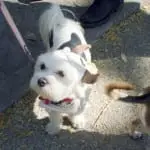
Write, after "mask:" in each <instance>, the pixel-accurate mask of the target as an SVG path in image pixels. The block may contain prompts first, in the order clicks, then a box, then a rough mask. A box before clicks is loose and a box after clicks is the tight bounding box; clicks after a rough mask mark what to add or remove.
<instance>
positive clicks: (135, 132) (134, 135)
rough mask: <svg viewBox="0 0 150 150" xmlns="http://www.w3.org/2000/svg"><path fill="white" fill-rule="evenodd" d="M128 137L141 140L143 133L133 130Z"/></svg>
mask: <svg viewBox="0 0 150 150" xmlns="http://www.w3.org/2000/svg"><path fill="white" fill-rule="evenodd" d="M130 137H131V139H133V140H142V139H143V133H142V132H139V131H134V133H133V134H131V135H130Z"/></svg>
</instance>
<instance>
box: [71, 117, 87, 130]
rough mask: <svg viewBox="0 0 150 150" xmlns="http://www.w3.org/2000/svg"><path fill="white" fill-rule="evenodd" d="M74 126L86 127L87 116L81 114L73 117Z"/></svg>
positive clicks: (77, 127)
mask: <svg viewBox="0 0 150 150" xmlns="http://www.w3.org/2000/svg"><path fill="white" fill-rule="evenodd" d="M72 126H73V127H74V128H76V129H84V128H85V118H84V117H83V116H82V115H81V116H80V115H79V116H75V117H73V118H72Z"/></svg>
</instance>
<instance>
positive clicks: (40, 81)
mask: <svg viewBox="0 0 150 150" xmlns="http://www.w3.org/2000/svg"><path fill="white" fill-rule="evenodd" d="M37 83H38V85H39V86H40V87H44V86H45V85H46V84H47V83H48V81H47V80H46V78H39V79H38V81H37Z"/></svg>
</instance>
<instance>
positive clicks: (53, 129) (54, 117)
mask: <svg viewBox="0 0 150 150" xmlns="http://www.w3.org/2000/svg"><path fill="white" fill-rule="evenodd" d="M49 114H50V122H49V123H48V124H47V126H46V131H47V132H48V133H49V134H51V135H54V134H57V133H58V132H59V131H60V129H61V125H62V116H61V114H60V113H59V112H55V111H51V112H50V113H49Z"/></svg>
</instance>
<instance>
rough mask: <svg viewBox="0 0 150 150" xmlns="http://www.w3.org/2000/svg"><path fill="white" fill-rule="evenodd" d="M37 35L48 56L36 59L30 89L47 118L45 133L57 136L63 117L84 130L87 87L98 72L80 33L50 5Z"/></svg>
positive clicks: (60, 12) (73, 22) (55, 7)
mask: <svg viewBox="0 0 150 150" xmlns="http://www.w3.org/2000/svg"><path fill="white" fill-rule="evenodd" d="M40 32H41V36H42V39H43V41H44V43H45V45H46V48H47V50H48V52H46V53H44V54H41V55H40V56H39V57H38V59H37V62H36V64H35V70H34V74H33V77H32V79H31V82H30V86H31V88H32V89H33V90H34V91H36V92H37V93H38V94H39V100H41V101H40V106H41V107H43V108H45V109H46V111H47V112H48V113H49V114H50V123H49V124H48V125H47V127H46V131H47V132H48V133H49V134H56V133H58V132H59V130H60V129H61V128H60V127H61V124H62V114H67V116H68V117H69V118H70V120H71V121H72V123H73V125H74V126H75V127H78V128H84V125H85V119H84V112H85V109H86V106H87V102H88V95H89V89H90V84H93V83H95V82H96V80H97V77H98V71H97V69H96V67H95V66H94V65H92V63H91V54H90V50H89V48H90V46H89V45H88V44H87V43H86V40H85V38H84V33H83V29H82V28H81V26H80V24H79V23H78V22H75V21H73V20H71V19H68V18H66V17H64V15H63V13H62V11H61V9H60V7H59V6H56V5H53V6H52V7H51V8H49V9H48V10H46V11H45V12H44V13H43V15H42V16H41V18H40ZM91 66H92V67H91ZM93 66H94V67H93ZM93 68H94V69H93ZM92 69H93V70H92Z"/></svg>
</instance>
